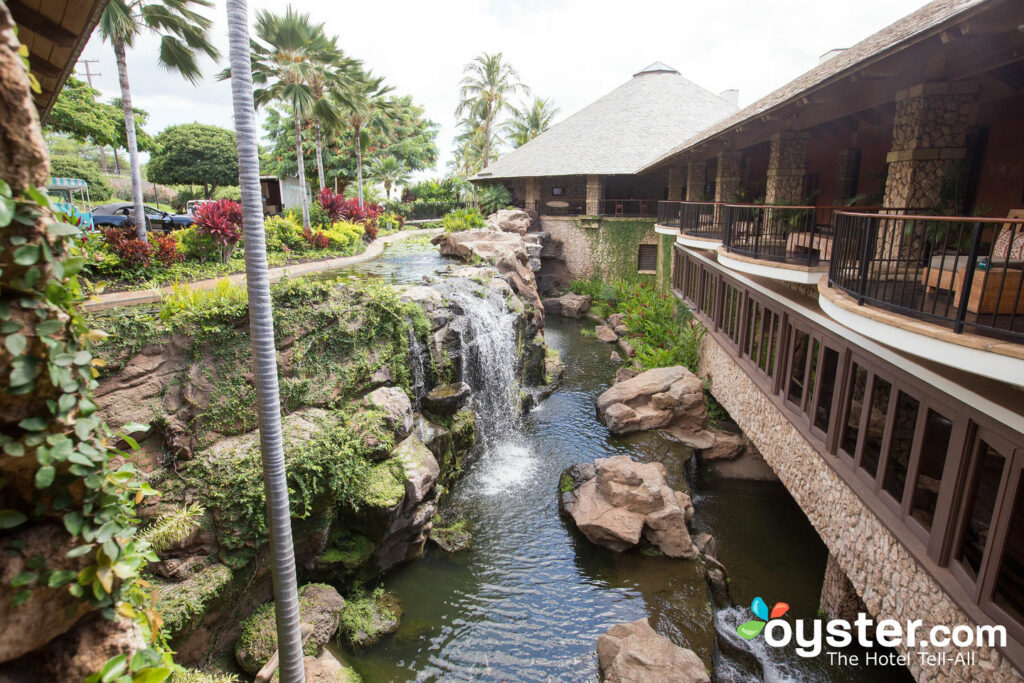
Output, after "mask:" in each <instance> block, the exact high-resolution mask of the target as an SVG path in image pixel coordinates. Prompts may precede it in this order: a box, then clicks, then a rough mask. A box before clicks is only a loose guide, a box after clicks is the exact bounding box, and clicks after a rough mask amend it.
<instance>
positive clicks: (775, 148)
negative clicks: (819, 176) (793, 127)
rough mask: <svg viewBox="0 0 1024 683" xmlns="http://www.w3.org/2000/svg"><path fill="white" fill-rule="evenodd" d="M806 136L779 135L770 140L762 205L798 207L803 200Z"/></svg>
mask: <svg viewBox="0 0 1024 683" xmlns="http://www.w3.org/2000/svg"><path fill="white" fill-rule="evenodd" d="M808 137H809V135H808V134H807V133H793V132H781V133H776V134H775V135H773V136H772V137H771V142H770V151H769V152H768V173H767V184H766V186H765V198H764V202H765V204H799V203H803V202H804V201H805V200H804V196H803V195H804V172H805V169H806V166H807V139H808Z"/></svg>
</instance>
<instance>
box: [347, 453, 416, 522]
mask: <svg viewBox="0 0 1024 683" xmlns="http://www.w3.org/2000/svg"><path fill="white" fill-rule="evenodd" d="M404 497H405V472H404V469H403V467H402V465H401V463H399V462H397V461H395V460H385V461H384V462H379V463H377V464H375V465H373V466H371V467H370V468H369V470H368V471H367V473H366V476H365V477H364V478H363V480H362V485H361V486H360V487H359V490H358V491H357V492H356V493H355V496H354V498H353V502H354V503H355V505H356V507H362V506H366V507H370V508H378V509H386V510H390V509H392V508H394V507H395V506H396V505H398V504H399V503H401V502H402V499H403V498H404Z"/></svg>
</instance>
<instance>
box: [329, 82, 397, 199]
mask: <svg viewBox="0 0 1024 683" xmlns="http://www.w3.org/2000/svg"><path fill="white" fill-rule="evenodd" d="M392 90H393V88H391V87H390V86H385V85H384V79H383V78H376V77H374V75H373V74H372V73H371V72H369V71H366V72H363V74H362V76H361V77H360V78H359V79H358V80H357V81H356V82H354V83H353V85H352V87H351V88H348V89H346V90H345V91H343V92H341V91H339V92H335V93H334V101H335V106H338V107H340V108H342V109H343V110H344V111H345V122H346V123H347V125H348V127H349V129H350V130H351V131H352V139H353V144H354V145H355V148H356V187H357V190H358V193H357V196H358V198H359V204H360V206H361V205H362V204H363V145H364V144H367V143H368V142H369V137H370V132H371V131H373V132H376V133H378V134H379V135H380V137H382V138H384V139H385V140H387V139H389V138H390V128H391V126H390V123H391V117H392V115H393V114H394V113H395V104H394V102H392V101H391V100H390V99H388V98H386V97H384V95H386V94H387V93H389V92H391V91H392Z"/></svg>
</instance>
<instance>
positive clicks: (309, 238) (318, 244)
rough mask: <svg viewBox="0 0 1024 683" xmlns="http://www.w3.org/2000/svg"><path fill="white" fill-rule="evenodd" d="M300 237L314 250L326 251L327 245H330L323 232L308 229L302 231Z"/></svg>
mask: <svg viewBox="0 0 1024 683" xmlns="http://www.w3.org/2000/svg"><path fill="white" fill-rule="evenodd" d="M302 237H303V239H305V240H306V242H308V243H309V246H311V247H313V248H314V249H326V248H327V245H329V244H330V243H331V240H330V238H329V237H327V233H326V232H324V231H323V230H310V229H309V228H303V229H302Z"/></svg>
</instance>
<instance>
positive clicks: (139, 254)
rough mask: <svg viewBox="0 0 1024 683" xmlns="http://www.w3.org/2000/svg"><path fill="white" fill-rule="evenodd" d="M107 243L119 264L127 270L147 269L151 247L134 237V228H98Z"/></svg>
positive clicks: (150, 260)
mask: <svg viewBox="0 0 1024 683" xmlns="http://www.w3.org/2000/svg"><path fill="white" fill-rule="evenodd" d="M100 232H101V233H102V234H103V241H104V242H106V243H107V246H108V247H109V248H110V251H111V252H113V253H114V254H115V255H116V256H117V258H119V259H120V260H121V263H122V264H123V265H125V266H126V267H128V268H148V267H149V264H150V263H151V262H152V260H153V245H151V244H150V243H149V242H143V241H142V240H140V239H138V238H136V237H135V229H134V228H115V227H109V228H100Z"/></svg>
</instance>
